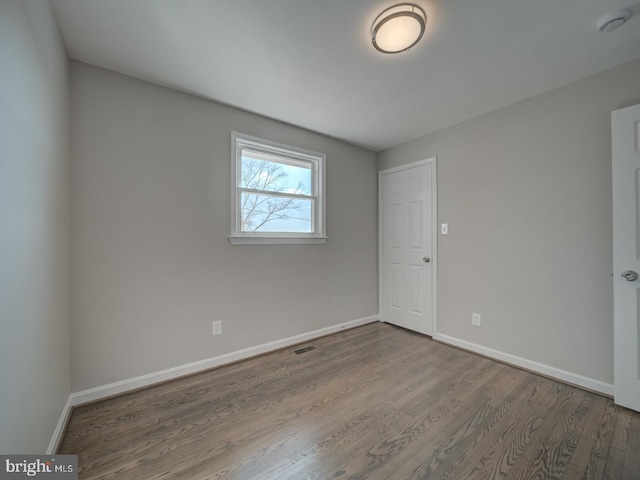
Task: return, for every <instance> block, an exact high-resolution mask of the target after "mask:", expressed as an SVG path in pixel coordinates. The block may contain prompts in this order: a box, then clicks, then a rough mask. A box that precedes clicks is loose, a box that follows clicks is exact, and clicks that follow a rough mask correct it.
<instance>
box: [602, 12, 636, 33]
mask: <svg viewBox="0 0 640 480" xmlns="http://www.w3.org/2000/svg"><path fill="white" fill-rule="evenodd" d="M631 15H633V12H632V11H631V10H630V9H628V8H622V9H620V10H618V11H617V12H614V13H610V14H609V15H607V16H605V17H602V18H601V19H600V21H599V22H598V30H599V31H601V32H611V31H612V30H615V29H616V28H618V27H621V26H622V25H623V24H624V23H625V22H626V21H627V20H629V19H630V18H631Z"/></svg>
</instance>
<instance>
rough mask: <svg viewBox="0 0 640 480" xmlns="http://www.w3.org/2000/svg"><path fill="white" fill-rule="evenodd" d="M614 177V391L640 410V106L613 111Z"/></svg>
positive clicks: (619, 398) (619, 399)
mask: <svg viewBox="0 0 640 480" xmlns="http://www.w3.org/2000/svg"><path fill="white" fill-rule="evenodd" d="M612 179H613V183H612V187H613V268H614V269H613V272H614V273H613V277H614V282H613V297H614V387H615V394H614V395H615V402H616V403H617V404H619V405H622V406H625V407H628V408H631V409H633V410H637V411H640V327H639V324H640V290H639V289H640V280H638V279H634V278H633V275H632V274H631V273H630V272H638V273H640V105H635V106H633V107H628V108H624V109H622V110H617V111H615V112H613V114H612ZM624 273H627V274H628V276H627V278H625V276H624Z"/></svg>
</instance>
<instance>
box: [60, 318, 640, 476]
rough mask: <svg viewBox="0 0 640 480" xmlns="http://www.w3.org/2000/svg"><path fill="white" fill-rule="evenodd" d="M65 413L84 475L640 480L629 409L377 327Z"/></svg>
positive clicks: (636, 421) (67, 443)
mask: <svg viewBox="0 0 640 480" xmlns="http://www.w3.org/2000/svg"><path fill="white" fill-rule="evenodd" d="M312 343H313V344H315V345H317V346H318V349H317V350H312V351H309V352H307V353H304V354H302V355H299V356H296V355H294V354H293V353H292V352H291V350H292V349H287V350H282V351H278V352H274V353H270V354H267V355H263V356H261V357H256V358H253V359H250V360H246V361H243V362H239V363H236V364H232V365H228V366H225V367H222V368H218V369H215V370H210V371H208V372H204V373H201V374H198V375H193V376H190V377H186V378H183V379H179V380H176V381H173V382H170V383H165V384H162V385H158V386H155V387H151V388H147V389H145V390H140V391H137V392H133V393H129V394H126V395H122V396H118V397H115V398H111V399H107V400H103V401H100V402H96V403H92V404H88V405H84V406H80V407H77V408H75V409H74V411H73V414H72V417H71V420H70V423H69V426H68V429H67V431H66V434H65V436H64V439H63V442H62V445H61V448H60V453H75V454H78V455H79V466H80V470H79V473H80V475H79V476H80V478H81V479H97V478H114V479H115V478H117V479H123V480H124V479H135V480H147V479H257V480H267V479H296V480H307V479H318V480H327V479H367V478H368V479H381V480H387V479H402V480H404V479H451V480H453V479H460V480H462V479H464V480H468V479H469V480H470V479H474V480H481V479H491V480H493V479H526V480H529V479H540V480H543V479H598V480H601V479H629V480H631V479H633V480H638V479H640V413H636V412H632V411H630V410H627V409H624V408H621V407H617V406H615V405H614V404H613V402H612V401H611V400H610V399H608V398H605V397H602V396H599V395H596V394H593V393H589V392H585V391H583V390H580V389H577V388H573V387H570V386H568V385H564V384H562V383H558V382H554V381H552V380H549V379H547V378H543V377H539V376H537V375H534V374H531V373H528V372H525V371H522V370H519V369H516V368H512V367H509V366H506V365H503V364H501V363H497V362H494V361H491V360H488V359H485V358H482V357H479V356H476V355H473V354H471V353H467V352H464V351H462V350H458V349H455V348H452V347H448V346H445V345H442V344H439V343H437V342H434V341H432V340H431V339H430V338H428V337H424V336H421V335H418V334H414V333H411V332H408V331H406V330H403V329H400V328H396V327H393V326H391V325H388V324H383V323H374V324H370V325H365V326H363V327H359V328H356V329H353V330H348V331H344V332H340V333H338V334H335V335H331V336H328V337H323V338H320V339H318V340H316V341H314V342H312Z"/></svg>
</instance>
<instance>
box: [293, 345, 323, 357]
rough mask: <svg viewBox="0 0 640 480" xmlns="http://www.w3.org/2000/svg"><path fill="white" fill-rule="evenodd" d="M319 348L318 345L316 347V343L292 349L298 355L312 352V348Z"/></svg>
mask: <svg viewBox="0 0 640 480" xmlns="http://www.w3.org/2000/svg"><path fill="white" fill-rule="evenodd" d="M317 348H318V347H316V346H315V345H307V346H306V347H300V348H296V349H295V350H292V351H293V353H295V354H296V355H302V354H303V353H307V352H310V351H311V350H317Z"/></svg>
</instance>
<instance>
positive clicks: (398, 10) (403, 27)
mask: <svg viewBox="0 0 640 480" xmlns="http://www.w3.org/2000/svg"><path fill="white" fill-rule="evenodd" d="M426 24H427V14H426V13H424V10H422V9H421V8H420V7H418V6H417V5H414V4H412V3H401V4H398V5H394V6H393V7H390V8H387V9H386V10H385V11H383V12H382V13H381V14H380V15H378V17H377V18H376V19H375V21H374V22H373V26H372V27H371V41H372V42H373V46H374V47H375V48H376V50H378V51H380V52H382V53H400V52H404V51H406V50H409V49H410V48H411V47H413V46H414V45H415V44H416V43H418V42H419V41H420V39H421V38H422V35H424V29H425V26H426Z"/></svg>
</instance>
